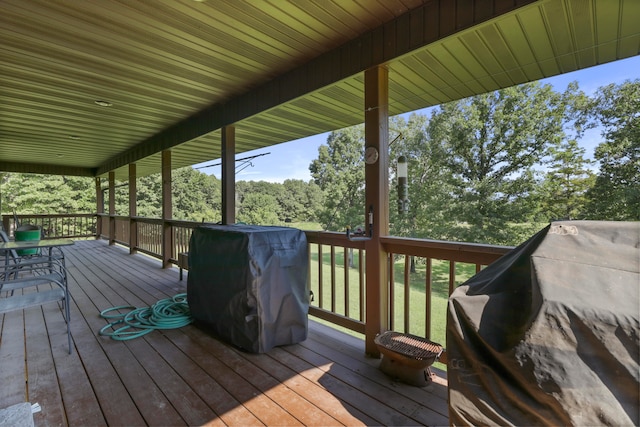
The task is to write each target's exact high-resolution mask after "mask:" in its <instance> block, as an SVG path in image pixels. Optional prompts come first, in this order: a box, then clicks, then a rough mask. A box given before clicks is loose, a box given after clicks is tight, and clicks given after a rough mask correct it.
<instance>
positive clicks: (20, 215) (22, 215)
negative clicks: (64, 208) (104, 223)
mask: <svg viewBox="0 0 640 427" xmlns="http://www.w3.org/2000/svg"><path fill="white" fill-rule="evenodd" d="M15 216H17V217H18V218H69V217H71V218H78V217H80V218H82V217H87V218H90V217H95V216H96V214H95V213H68V214H16V215H15ZM2 217H3V218H4V217H9V218H13V217H14V215H13V214H2Z"/></svg>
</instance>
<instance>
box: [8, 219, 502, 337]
mask: <svg viewBox="0 0 640 427" xmlns="http://www.w3.org/2000/svg"><path fill="white" fill-rule="evenodd" d="M18 218H19V220H20V221H22V222H24V223H27V222H30V223H33V224H37V225H41V226H42V227H43V228H44V229H45V230H47V232H48V233H50V235H48V237H91V236H95V235H96V234H95V233H96V230H97V229H98V227H97V225H98V221H101V224H100V227H101V228H100V229H101V230H102V233H101V236H100V237H102V238H107V239H109V238H110V237H109V230H110V228H109V227H110V224H113V226H114V233H113V234H112V235H113V236H114V242H115V243H119V244H122V245H125V246H131V244H130V242H135V243H134V245H133V248H132V251H140V252H143V253H145V254H148V255H151V256H154V257H157V258H160V259H165V260H168V261H169V262H171V263H174V264H177V262H178V254H180V253H182V252H187V251H188V250H189V239H190V237H191V233H192V231H193V229H194V228H196V227H198V226H200V225H202V223H199V222H194V221H178V220H167V221H163V220H161V219H152V218H142V217H132V218H130V217H126V216H109V215H105V214H99V215H91V214H77V215H19V216H18ZM12 221H13V217H12V216H9V215H5V216H4V218H3V222H4V224H5V228H6V229H7V230H12V229H13V223H12ZM132 222H133V223H134V224H135V227H134V228H132V227H131V223H132ZM166 226H169V227H171V233H170V236H171V239H172V240H173V241H172V244H171V245H170V247H171V253H170V254H166V255H163V253H162V248H163V244H162V237H163V230H164V228H165V227H166ZM132 229H133V230H137V232H136V236H135V238H134V239H131V236H130V234H131V233H130V230H132ZM305 233H306V236H307V241H308V243H309V283H310V287H311V291H312V292H313V296H314V300H313V302H312V303H311V307H310V309H309V313H310V314H311V315H313V316H316V317H318V318H320V319H323V320H325V321H328V322H330V323H333V324H335V325H338V326H341V327H344V328H347V329H349V330H352V331H355V332H357V333H361V334H364V330H365V328H364V325H365V322H366V313H365V298H366V294H365V268H364V266H365V262H366V259H365V251H364V242H363V241H352V240H349V239H347V237H346V236H345V235H344V234H342V233H333V232H319V231H306V232H305ZM381 241H382V245H383V247H384V249H385V251H386V252H387V254H388V257H387V261H388V262H389V269H388V270H389V277H388V283H389V286H388V292H389V293H388V297H389V307H388V308H389V314H390V319H389V325H388V328H389V329H391V330H396V331H403V332H407V333H412V334H415V335H420V336H425V337H427V338H430V339H432V340H434V341H441V342H444V339H445V337H444V327H443V325H444V322H445V319H446V301H447V298H448V296H449V294H450V293H451V292H452V291H453V289H454V287H455V286H457V285H459V284H460V283H462V282H463V281H465V280H466V279H468V278H469V277H470V276H472V275H473V274H475V273H476V272H478V271H480V269H481V268H482V267H483V266H486V265H488V264H490V263H491V262H493V261H495V260H496V259H498V258H499V257H500V256H502V255H503V254H504V253H506V252H507V251H508V250H509V249H510V248H508V247H503V246H491V245H481V244H472V243H454V242H444V241H435V240H425V239H413V238H404V237H382V238H381Z"/></svg>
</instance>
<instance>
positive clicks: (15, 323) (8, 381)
mask: <svg viewBox="0 0 640 427" xmlns="http://www.w3.org/2000/svg"><path fill="white" fill-rule="evenodd" d="M0 319H1V320H0V325H1V326H2V330H0V378H1V379H2V380H1V381H0V383H1V384H2V387H0V408H7V407H9V406H12V405H16V404H18V403H22V402H24V401H25V400H26V399H27V396H26V391H27V390H26V380H27V377H26V375H25V371H24V364H25V362H24V361H25V359H26V357H25V348H24V347H25V345H24V314H23V312H22V311H13V312H10V313H6V314H4V315H0Z"/></svg>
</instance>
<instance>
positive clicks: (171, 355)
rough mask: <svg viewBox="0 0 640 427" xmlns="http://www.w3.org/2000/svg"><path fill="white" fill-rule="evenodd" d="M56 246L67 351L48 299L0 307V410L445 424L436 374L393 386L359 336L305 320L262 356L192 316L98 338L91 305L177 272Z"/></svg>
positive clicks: (118, 299)
mask: <svg viewBox="0 0 640 427" xmlns="http://www.w3.org/2000/svg"><path fill="white" fill-rule="evenodd" d="M65 253H66V254H67V266H68V271H69V285H70V289H71V293H72V301H71V311H72V322H71V330H72V334H73V346H74V351H73V353H72V354H71V355H69V354H68V353H67V339H66V330H65V323H64V318H63V316H62V313H61V307H60V305H58V303H52V304H47V305H44V306H42V307H32V308H30V309H27V310H23V311H19V312H12V313H6V314H4V315H0V384H2V386H1V387H0V408H2V407H7V406H10V405H12V404H16V403H20V402H23V401H25V400H26V399H27V398H31V397H34V398H37V399H39V400H40V399H41V401H39V402H38V403H40V404H41V405H42V404H43V403H44V405H43V411H42V412H41V413H40V414H36V415H35V416H34V420H35V422H36V425H37V426H45V425H54V424H55V425H72V426H76V425H78V426H84V425H219V426H221V425H231V426H246V425H252V426H254V425H310V426H314V425H316V426H320V425H322V426H338V425H349V426H352V425H353V426H355V425H436V424H448V420H447V418H446V377H445V376H443V375H442V373H441V377H440V378H439V381H441V383H436V384H434V385H432V386H430V387H427V388H425V389H419V388H415V387H410V386H406V385H403V384H398V383H396V382H394V381H393V380H392V379H390V378H388V377H386V376H385V375H384V374H383V373H382V372H380V371H379V369H378V368H377V366H378V363H379V361H378V360H375V359H367V358H365V357H364V344H363V342H362V340H360V339H358V338H355V337H351V336H347V335H344V334H342V333H340V332H337V331H335V330H333V329H331V328H328V327H326V326H323V325H318V324H317V323H315V322H313V321H311V322H310V329H309V338H308V339H307V340H306V341H304V342H303V343H300V344H296V345H291V346H283V347H279V348H276V349H273V350H272V351H270V352H268V353H266V354H251V353H246V352H243V351H241V350H239V349H237V348H235V347H233V346H232V345H230V344H227V343H225V342H222V341H220V340H218V339H217V338H216V337H215V335H214V334H212V333H211V332H210V331H208V330H207V328H206V327H202V326H201V325H189V326H186V327H184V328H181V329H177V330H168V331H154V332H152V333H150V334H148V335H146V336H144V337H142V338H138V339H135V340H132V341H127V342H117V341H114V340H111V339H110V338H108V337H104V336H100V335H99V334H98V332H99V330H100V328H102V327H103V326H104V325H105V324H106V321H105V320H104V319H102V318H100V316H99V313H100V311H101V310H104V309H106V308H109V307H112V306H115V305H134V306H138V307H142V306H148V305H151V304H153V303H154V302H156V301H157V300H159V299H162V298H167V297H170V296H172V295H175V294H176V293H182V292H186V287H187V280H183V281H179V280H178V271H177V269H173V268H169V269H162V268H160V262H159V261H157V260H155V259H151V258H149V257H146V256H143V255H129V254H128V251H126V250H125V249H123V248H121V247H117V246H109V245H108V244H106V242H104V241H78V242H76V244H75V245H74V246H71V247H69V248H65ZM25 337H26V338H25ZM25 349H26V353H25ZM25 378H27V379H28V381H29V382H28V383H26V382H25Z"/></svg>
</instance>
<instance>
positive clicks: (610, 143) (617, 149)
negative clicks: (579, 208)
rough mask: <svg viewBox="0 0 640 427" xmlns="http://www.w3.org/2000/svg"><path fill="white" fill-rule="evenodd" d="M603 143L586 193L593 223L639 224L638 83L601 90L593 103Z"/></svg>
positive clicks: (639, 138) (639, 108)
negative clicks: (591, 185)
mask: <svg viewBox="0 0 640 427" xmlns="http://www.w3.org/2000/svg"><path fill="white" fill-rule="evenodd" d="M592 109H593V112H594V116H595V121H596V123H597V124H599V125H601V126H602V128H603V132H602V136H603V138H604V139H605V140H604V142H602V143H601V144H600V145H599V146H598V147H597V148H596V151H595V158H596V160H597V161H598V162H599V163H600V170H599V173H598V176H597V178H596V182H595V185H594V186H593V188H592V189H591V190H590V191H589V193H588V198H589V215H590V217H591V218H593V219H600V218H602V219H609V220H633V221H638V220H640V80H634V81H626V82H624V83H622V84H620V85H608V86H605V87H602V88H600V90H599V91H598V94H597V96H596V97H595V99H594V100H593V102H592Z"/></svg>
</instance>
